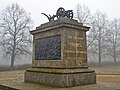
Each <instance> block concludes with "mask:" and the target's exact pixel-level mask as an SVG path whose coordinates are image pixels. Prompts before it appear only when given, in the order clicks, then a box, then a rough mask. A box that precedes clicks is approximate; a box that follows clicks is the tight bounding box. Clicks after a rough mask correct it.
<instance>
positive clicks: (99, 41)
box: [98, 29, 101, 66]
mask: <svg viewBox="0 0 120 90" xmlns="http://www.w3.org/2000/svg"><path fill="white" fill-rule="evenodd" d="M98 44H99V45H98V49H99V51H98V54H99V66H101V29H99V40H98Z"/></svg>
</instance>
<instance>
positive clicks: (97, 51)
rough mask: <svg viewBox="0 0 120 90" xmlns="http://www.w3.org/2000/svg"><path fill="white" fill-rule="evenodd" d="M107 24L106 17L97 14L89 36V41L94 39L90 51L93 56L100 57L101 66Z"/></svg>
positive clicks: (92, 21) (99, 13) (92, 22)
mask: <svg viewBox="0 0 120 90" xmlns="http://www.w3.org/2000/svg"><path fill="white" fill-rule="evenodd" d="M106 23H107V18H106V15H105V14H102V13H101V12H99V11H98V12H96V14H95V15H94V16H93V17H92V19H91V30H90V32H89V35H88V37H89V38H88V39H91V38H92V42H90V47H89V51H90V52H91V53H92V54H93V55H98V59H99V64H101V57H102V54H103V53H104V49H105V44H104V36H105V31H106ZM88 41H89V40H88Z"/></svg>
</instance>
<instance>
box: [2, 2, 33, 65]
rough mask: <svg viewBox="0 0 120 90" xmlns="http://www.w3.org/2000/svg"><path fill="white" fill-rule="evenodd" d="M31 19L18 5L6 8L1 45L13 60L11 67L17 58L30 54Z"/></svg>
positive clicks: (3, 16)
mask: <svg viewBox="0 0 120 90" xmlns="http://www.w3.org/2000/svg"><path fill="white" fill-rule="evenodd" d="M31 25H32V24H31V18H30V15H28V14H27V13H26V12H25V11H24V10H23V8H21V7H20V6H19V5H18V4H12V5H10V6H8V7H7V8H5V10H3V12H2V14H1V18H0V37H1V41H0V45H1V46H2V47H3V51H4V52H5V54H6V55H7V56H10V58H11V67H13V66H14V61H15V58H16V57H17V56H20V55H24V54H25V53H29V54H30V48H31V47H30V45H31V36H30V34H29V30H30V28H31Z"/></svg>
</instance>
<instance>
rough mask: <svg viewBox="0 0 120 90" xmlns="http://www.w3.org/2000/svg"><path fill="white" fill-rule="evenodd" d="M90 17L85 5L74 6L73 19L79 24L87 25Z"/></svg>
mask: <svg viewBox="0 0 120 90" xmlns="http://www.w3.org/2000/svg"><path fill="white" fill-rule="evenodd" d="M90 17H91V14H90V10H89V8H88V7H87V6H85V5H83V6H82V5H80V4H78V5H77V6H76V10H75V18H77V19H78V20H79V22H81V23H84V24H88V23H89V20H90Z"/></svg>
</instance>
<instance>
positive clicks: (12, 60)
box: [11, 51, 15, 67]
mask: <svg viewBox="0 0 120 90" xmlns="http://www.w3.org/2000/svg"><path fill="white" fill-rule="evenodd" d="M14 61H15V53H14V51H13V53H12V55H11V67H13V66H14Z"/></svg>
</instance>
